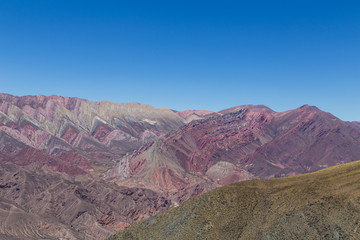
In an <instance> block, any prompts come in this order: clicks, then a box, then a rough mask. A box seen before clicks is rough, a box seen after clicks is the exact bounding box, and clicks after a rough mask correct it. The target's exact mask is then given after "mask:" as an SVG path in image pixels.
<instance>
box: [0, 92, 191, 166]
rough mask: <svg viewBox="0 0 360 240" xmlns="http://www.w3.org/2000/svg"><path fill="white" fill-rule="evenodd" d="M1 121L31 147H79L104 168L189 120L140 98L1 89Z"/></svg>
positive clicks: (54, 151) (60, 149)
mask: <svg viewBox="0 0 360 240" xmlns="http://www.w3.org/2000/svg"><path fill="white" fill-rule="evenodd" d="M0 122H1V125H0V132H1V133H6V134H7V135H9V136H10V137H11V138H13V139H15V140H17V141H19V142H21V143H24V144H25V145H27V146H29V147H32V148H35V149H38V150H41V151H44V152H46V153H48V154H50V155H55V154H58V153H59V152H76V153H78V154H80V155H82V156H83V157H84V158H85V159H87V161H89V162H92V163H94V164H96V165H97V166H98V169H99V168H109V167H111V166H112V165H113V163H114V161H115V160H117V159H119V158H120V157H122V156H123V155H125V154H127V153H129V152H132V151H134V150H136V149H138V148H139V147H141V146H142V145H143V144H145V143H148V142H151V141H153V140H155V139H157V138H158V137H160V136H163V135H165V134H166V133H168V132H169V131H172V130H174V129H177V128H178V127H180V126H182V125H183V124H184V123H185V120H184V119H183V118H181V117H180V116H178V115H177V114H176V113H174V112H173V111H172V110H169V109H158V108H154V107H151V106H149V105H142V104H138V103H123V104H119V103H112V102H106V101H102V102H92V101H88V100H84V99H79V98H68V97H65V98H64V97H59V96H42V95H39V96H24V97H15V96H11V95H8V94H0ZM1 147H3V146H1V145H0V148H1ZM70 157H71V156H68V158H70ZM85 170H89V169H85Z"/></svg>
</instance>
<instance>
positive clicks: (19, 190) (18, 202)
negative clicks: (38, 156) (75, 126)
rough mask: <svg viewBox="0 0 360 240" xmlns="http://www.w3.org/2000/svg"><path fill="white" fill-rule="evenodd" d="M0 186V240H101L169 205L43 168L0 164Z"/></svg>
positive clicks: (148, 194)
mask: <svg viewBox="0 0 360 240" xmlns="http://www.w3.org/2000/svg"><path fill="white" fill-rule="evenodd" d="M0 183H1V184H0V213H1V214H0V222H1V224H0V232H1V234H3V235H4V238H2V239H6V238H5V237H6V236H8V237H9V239H11V238H10V236H12V237H16V238H18V239H104V238H106V237H108V236H110V235H111V234H113V233H114V232H115V231H117V230H120V229H124V228H125V227H128V226H130V225H131V224H133V223H134V222H137V221H139V220H142V219H144V218H147V217H149V216H152V215H155V214H156V213H159V212H161V211H164V210H166V209H168V208H169V207H170V205H171V201H170V200H168V199H166V198H165V197H164V196H161V195H159V194H158V193H155V192H153V191H151V190H148V189H141V188H127V187H119V186H117V185H115V184H113V183H106V182H104V181H101V180H96V179H94V178H91V177H90V176H80V177H77V178H73V177H70V176H69V175H63V174H59V173H57V172H55V171H53V170H51V169H49V168H48V167H46V166H43V167H41V168H39V167H38V166H32V168H31V167H30V166H27V167H25V168H24V167H19V166H17V165H9V164H0ZM0 236H1V235H0Z"/></svg>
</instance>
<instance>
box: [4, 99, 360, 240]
mask: <svg viewBox="0 0 360 240" xmlns="http://www.w3.org/2000/svg"><path fill="white" fill-rule="evenodd" d="M356 159H360V125H359V123H358V122H343V121H341V120H340V119H338V118H336V117H335V116H333V115H331V114H329V113H325V112H323V111H321V110H319V109H317V108H316V107H311V106H307V105H306V106H303V107H300V108H298V109H295V110H291V111H287V112H281V113H278V112H274V111H272V110H271V109H269V108H267V107H265V106H251V105H246V106H239V107H234V108H230V109H226V110H223V111H221V112H212V111H205V110H185V111H183V112H177V111H174V110H170V109H159V108H154V107H151V106H149V105H143V104H138V103H112V102H107V101H101V102H93V101H88V100H85V99H79V98H68V97H59V96H42V95H39V96H24V97H15V96H11V95H8V94H0V223H1V224H0V234H1V235H0V238H1V239H104V238H106V237H108V236H110V235H111V234H113V233H115V232H116V231H117V230H120V229H124V228H126V227H128V226H130V225H131V224H134V223H135V222H138V221H140V220H142V219H144V218H147V217H149V216H152V215H154V214H157V213H159V212H161V211H164V210H166V209H168V208H171V207H172V206H176V205H178V204H181V203H183V202H185V201H186V200H188V199H192V198H194V197H195V196H198V195H200V194H201V193H204V192H207V191H209V190H211V189H214V188H215V187H219V186H223V185H226V184H229V183H233V182H237V181H243V180H248V179H258V178H274V177H280V176H289V175H296V174H300V173H306V172H312V171H316V170H319V169H322V168H325V167H327V166H332V165H336V164H340V163H346V162H351V161H354V160H356ZM19 219H24V220H21V221H19ZM14 223H16V224H14Z"/></svg>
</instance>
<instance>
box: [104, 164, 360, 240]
mask: <svg viewBox="0 0 360 240" xmlns="http://www.w3.org/2000/svg"><path fill="white" fill-rule="evenodd" d="M359 181H360V161H356V162H352V163H347V164H343V165H339V166H335V167H331V168H327V169H324V170H320V171H318V172H315V173H310V174H304V175H299V176H293V177H285V178H278V179H270V180H251V181H245V182H240V183H235V184H231V185H228V186H225V187H221V188H217V189H215V190H213V191H210V192H208V193H206V194H203V195H201V196H199V197H197V198H195V199H193V200H190V201H188V202H186V203H184V204H183V205H181V206H180V207H176V208H173V209H170V210H167V211H166V212H164V213H161V214H159V215H157V216H155V217H152V218H149V219H147V220H145V221H142V222H140V223H137V224H135V225H133V226H131V227H129V228H127V229H126V230H124V231H121V232H119V233H118V234H116V235H115V236H113V237H111V238H109V240H117V239H128V240H131V239H159V240H160V239H166V240H171V239H174V240H175V239H184V240H185V239H214V240H215V239H246V240H251V239H254V240H255V239H304V240H305V239H360V231H359V226H360V202H359V199H360V189H359Z"/></svg>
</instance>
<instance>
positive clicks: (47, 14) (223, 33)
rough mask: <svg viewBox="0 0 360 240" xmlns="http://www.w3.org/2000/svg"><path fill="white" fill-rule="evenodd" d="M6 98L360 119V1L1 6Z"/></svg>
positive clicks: (0, 66) (1, 78)
mask: <svg viewBox="0 0 360 240" xmlns="http://www.w3.org/2000/svg"><path fill="white" fill-rule="evenodd" d="M0 92H6V93H10V94H13V95H37V94H44V95H51V94H56V95H61V96H76V97H82V98H87V99H90V100H110V101H115V102H141V103H146V104H150V105H154V106H156V107H167V108H172V109H177V110H184V109H187V108H190V109H209V110H221V109H224V108H227V107H232V106H235V105H242V104H264V105H267V106H269V107H271V108H273V109H274V110H276V111H283V110H288V109H292V108H296V107H299V106H301V105H303V104H310V105H316V106H318V107H319V108H321V109H322V110H325V111H329V112H331V113H333V114H334V115H336V116H338V117H340V118H341V119H343V120H357V121H360V93H359V92H360V2H359V1H315V0H313V1H306V0H305V1H296V0H295V1H293V0H292V1H289V0H286V1H276V0H274V1H268V0H266V1H265V0H264V1H260V0H259V1H241V0H239V1H226V0H222V1H210V0H207V1H196V0H192V1H187V0H166V1H156V0H153V1H150V0H147V1H136V0H131V1H130V0H129V1H120V0H119V1H100V0H99V1H77V0H61V1H55V0H51V1H49V0H46V1H31V0H26V1H16V0H11V1H5V0H3V1H0Z"/></svg>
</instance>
